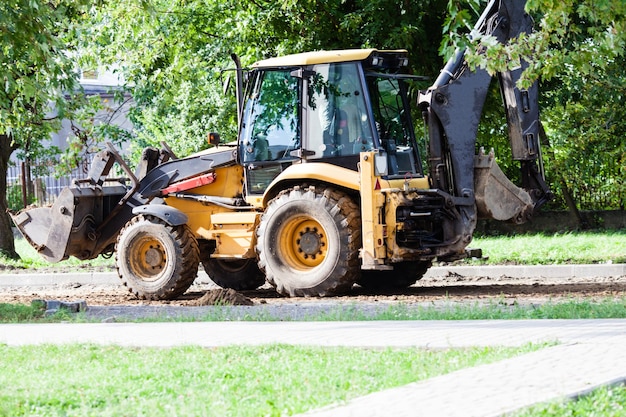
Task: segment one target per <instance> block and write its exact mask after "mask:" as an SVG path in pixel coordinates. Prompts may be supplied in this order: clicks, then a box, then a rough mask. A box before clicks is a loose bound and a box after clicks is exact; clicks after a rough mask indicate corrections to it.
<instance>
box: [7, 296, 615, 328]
mask: <svg viewBox="0 0 626 417" xmlns="http://www.w3.org/2000/svg"><path fill="white" fill-rule="evenodd" d="M614 318H626V298H624V297H620V298H603V299H599V300H586V299H580V300H578V299H571V300H565V301H549V302H546V303H542V304H517V303H513V304H509V303H508V302H506V301H504V300H502V301H490V302H488V303H482V304H479V303H471V304H457V303H449V304H444V305H439V306H435V305H433V306H427V307H425V306H420V305H409V304H394V305H390V306H388V307H386V308H380V309H378V310H376V311H371V310H363V309H360V308H358V306H357V305H348V306H345V305H344V306H337V307H335V308H333V309H331V310H329V311H325V312H320V313H316V314H311V315H308V316H304V317H303V318H302V319H300V321H368V320H522V319H614ZM99 320H100V319H99V318H93V317H89V316H88V315H87V314H86V313H77V314H73V313H69V312H67V311H64V310H59V312H58V313H56V314H54V315H51V316H44V311H43V310H41V309H39V308H37V307H33V306H25V305H19V304H3V303H0V323H48V322H61V321H63V322H90V321H92V322H94V321H99ZM116 321H118V322H123V321H134V322H168V321H169V322H172V321H179V322H180V321H291V319H290V318H285V317H284V316H278V315H273V314H272V313H271V310H267V309H265V307H264V306H257V307H255V308H254V309H249V310H245V311H244V312H242V310H238V309H231V308H229V307H226V306H215V307H212V308H211V309H210V311H209V312H207V313H206V314H205V315H203V316H199V317H189V316H187V317H169V316H166V315H157V316H154V317H150V318H142V319H132V318H125V317H117V318H116Z"/></svg>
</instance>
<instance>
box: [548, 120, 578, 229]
mask: <svg viewBox="0 0 626 417" xmlns="http://www.w3.org/2000/svg"><path fill="white" fill-rule="evenodd" d="M539 138H540V140H541V145H542V146H543V147H544V148H545V149H546V152H549V153H550V156H551V157H552V160H554V159H555V157H554V152H553V151H552V146H551V145H550V140H549V139H548V135H547V134H546V131H545V130H544V129H543V124H542V123H541V122H539ZM554 174H555V175H556V176H557V177H558V181H559V184H561V192H562V193H563V199H564V200H565V204H567V208H568V209H569V212H570V214H571V215H572V216H574V218H575V219H576V222H577V223H578V227H580V228H581V229H586V228H588V225H587V222H586V221H585V219H584V218H583V216H582V214H581V213H580V210H578V206H577V205H576V200H574V196H572V192H571V191H570V189H569V187H568V186H567V182H566V181H565V178H564V177H563V173H562V172H555V173H554Z"/></svg>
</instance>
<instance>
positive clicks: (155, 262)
mask: <svg viewBox="0 0 626 417" xmlns="http://www.w3.org/2000/svg"><path fill="white" fill-rule="evenodd" d="M145 261H146V264H148V265H149V266H151V267H152V268H154V267H157V266H159V265H161V264H162V263H163V252H162V251H161V250H159V248H155V247H153V246H150V248H149V249H148V250H147V251H146V258H145Z"/></svg>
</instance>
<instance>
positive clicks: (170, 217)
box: [133, 204, 189, 226]
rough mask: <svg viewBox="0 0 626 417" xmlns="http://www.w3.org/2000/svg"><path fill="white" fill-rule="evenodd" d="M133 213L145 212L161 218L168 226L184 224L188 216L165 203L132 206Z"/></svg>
mask: <svg viewBox="0 0 626 417" xmlns="http://www.w3.org/2000/svg"><path fill="white" fill-rule="evenodd" d="M133 214H147V215H150V216H154V217H157V218H159V219H161V220H163V221H164V222H165V223H167V224H169V225H170V226H180V225H183V224H186V223H187V221H188V220H189V218H188V217H187V215H186V214H185V213H183V212H182V211H180V210H178V209H177V208H175V207H170V206H166V205H165V204H146V205H143V206H138V207H135V208H133Z"/></svg>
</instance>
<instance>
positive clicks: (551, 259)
mask: <svg viewBox="0 0 626 417" xmlns="http://www.w3.org/2000/svg"><path fill="white" fill-rule="evenodd" d="M470 246H471V247H475V248H481V249H482V251H483V257H488V259H487V260H480V261H478V262H480V263H487V264H509V263H512V264H530V265H533V264H537V265H549V264H569V263H571V264H594V263H606V262H612V263H623V262H626V231H623V230H622V231H604V232H576V233H556V234H551V235H548V234H532V235H530V234H528V235H516V236H498V237H490V236H486V237H480V236H476V237H475V238H474V240H473V241H472V243H471V245H470Z"/></svg>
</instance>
